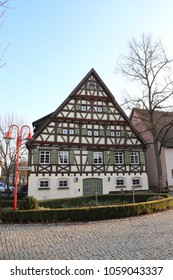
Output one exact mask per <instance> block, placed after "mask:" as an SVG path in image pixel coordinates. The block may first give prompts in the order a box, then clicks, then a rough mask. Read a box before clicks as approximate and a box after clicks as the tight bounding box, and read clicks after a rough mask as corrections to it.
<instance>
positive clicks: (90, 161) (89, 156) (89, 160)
mask: <svg viewBox="0 0 173 280" xmlns="http://www.w3.org/2000/svg"><path fill="white" fill-rule="evenodd" d="M88 164H93V152H92V151H89V152H88Z"/></svg>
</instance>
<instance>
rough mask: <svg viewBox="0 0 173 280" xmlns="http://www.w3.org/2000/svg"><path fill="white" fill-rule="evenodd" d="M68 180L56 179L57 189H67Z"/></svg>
mask: <svg viewBox="0 0 173 280" xmlns="http://www.w3.org/2000/svg"><path fill="white" fill-rule="evenodd" d="M68 188H69V181H68V180H67V179H60V180H58V189H68Z"/></svg>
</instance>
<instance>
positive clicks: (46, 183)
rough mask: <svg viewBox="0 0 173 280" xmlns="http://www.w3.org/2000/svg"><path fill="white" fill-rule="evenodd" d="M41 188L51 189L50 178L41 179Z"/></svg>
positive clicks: (39, 182)
mask: <svg viewBox="0 0 173 280" xmlns="http://www.w3.org/2000/svg"><path fill="white" fill-rule="evenodd" d="M38 188H39V189H49V188H50V180H49V179H40V180H39V181H38Z"/></svg>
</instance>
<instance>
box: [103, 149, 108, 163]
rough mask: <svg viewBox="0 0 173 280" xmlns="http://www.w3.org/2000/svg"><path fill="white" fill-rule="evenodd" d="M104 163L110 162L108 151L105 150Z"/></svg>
mask: <svg viewBox="0 0 173 280" xmlns="http://www.w3.org/2000/svg"><path fill="white" fill-rule="evenodd" d="M104 163H105V164H108V163H109V156H108V151H104Z"/></svg>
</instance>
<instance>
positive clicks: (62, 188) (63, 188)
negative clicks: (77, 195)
mask: <svg viewBox="0 0 173 280" xmlns="http://www.w3.org/2000/svg"><path fill="white" fill-rule="evenodd" d="M68 189H69V187H59V188H58V190H68Z"/></svg>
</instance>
